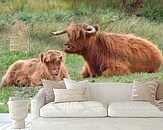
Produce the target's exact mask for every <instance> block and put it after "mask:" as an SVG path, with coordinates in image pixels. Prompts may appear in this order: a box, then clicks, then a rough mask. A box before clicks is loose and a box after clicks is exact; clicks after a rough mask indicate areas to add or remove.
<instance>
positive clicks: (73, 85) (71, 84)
mask: <svg viewBox="0 0 163 130" xmlns="http://www.w3.org/2000/svg"><path fill="white" fill-rule="evenodd" d="M64 83H65V85H66V88H67V89H78V88H87V90H86V96H87V97H88V99H89V100H90V94H89V82H88V80H84V81H78V82H77V81H75V80H71V79H66V78H64Z"/></svg>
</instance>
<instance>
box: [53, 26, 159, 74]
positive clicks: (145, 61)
mask: <svg viewBox="0 0 163 130" xmlns="http://www.w3.org/2000/svg"><path fill="white" fill-rule="evenodd" d="M89 26H90V25H88V24H84V23H79V24H73V25H71V26H69V27H68V28H67V29H65V31H64V32H66V33H67V34H68V38H69V39H68V41H67V42H66V44H64V51H65V52H67V53H71V54H72V53H75V54H79V55H82V56H83V57H84V59H85V61H86V63H85V65H84V67H83V71H82V75H83V77H89V76H93V77H94V76H114V75H115V76H118V75H126V74H130V73H134V72H148V73H153V72H156V71H157V70H158V69H159V67H160V66H161V64H162V57H161V52H160V50H159V49H158V48H157V46H156V45H154V44H153V43H152V42H150V41H148V40H145V39H143V38H140V37H136V36H134V35H131V34H128V35H121V34H114V33H108V32H101V33H97V31H98V30H99V26H98V25H94V28H95V29H96V32H95V33H91V34H90V33H87V32H86V31H89V30H88V29H89ZM53 34H54V33H53Z"/></svg>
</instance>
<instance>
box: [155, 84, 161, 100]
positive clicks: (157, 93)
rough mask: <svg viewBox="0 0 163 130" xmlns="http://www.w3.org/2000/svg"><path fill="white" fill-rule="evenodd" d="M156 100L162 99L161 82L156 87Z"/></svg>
mask: <svg viewBox="0 0 163 130" xmlns="http://www.w3.org/2000/svg"><path fill="white" fill-rule="evenodd" d="M156 99H157V100H160V99H163V82H161V83H159V85H158V87H157V92H156Z"/></svg>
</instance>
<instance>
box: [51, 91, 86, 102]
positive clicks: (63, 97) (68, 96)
mask: <svg viewBox="0 0 163 130" xmlns="http://www.w3.org/2000/svg"><path fill="white" fill-rule="evenodd" d="M53 91H54V95H55V100H54V101H55V102H56V103H57V102H79V101H87V100H88V98H87V96H86V94H85V92H86V88H79V89H53Z"/></svg>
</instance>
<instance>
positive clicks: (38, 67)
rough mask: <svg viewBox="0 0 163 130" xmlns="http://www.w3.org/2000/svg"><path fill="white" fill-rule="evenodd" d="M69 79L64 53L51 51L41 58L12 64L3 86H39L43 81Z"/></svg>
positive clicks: (3, 80) (0, 85) (43, 54)
mask: <svg viewBox="0 0 163 130" xmlns="http://www.w3.org/2000/svg"><path fill="white" fill-rule="evenodd" d="M63 78H69V76H68V73H67V70H66V68H65V66H64V63H63V53H62V52H60V51H56V50H49V51H47V52H45V53H42V54H40V57H39V58H35V59H29V60H19V61H16V62H15V63H14V64H12V65H11V66H10V67H9V69H8V70H7V72H6V74H5V75H4V77H3V78H2V82H1V83H0V87H3V86H11V85H15V86H39V85H42V82H41V79H48V80H56V81H58V80H63Z"/></svg>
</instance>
